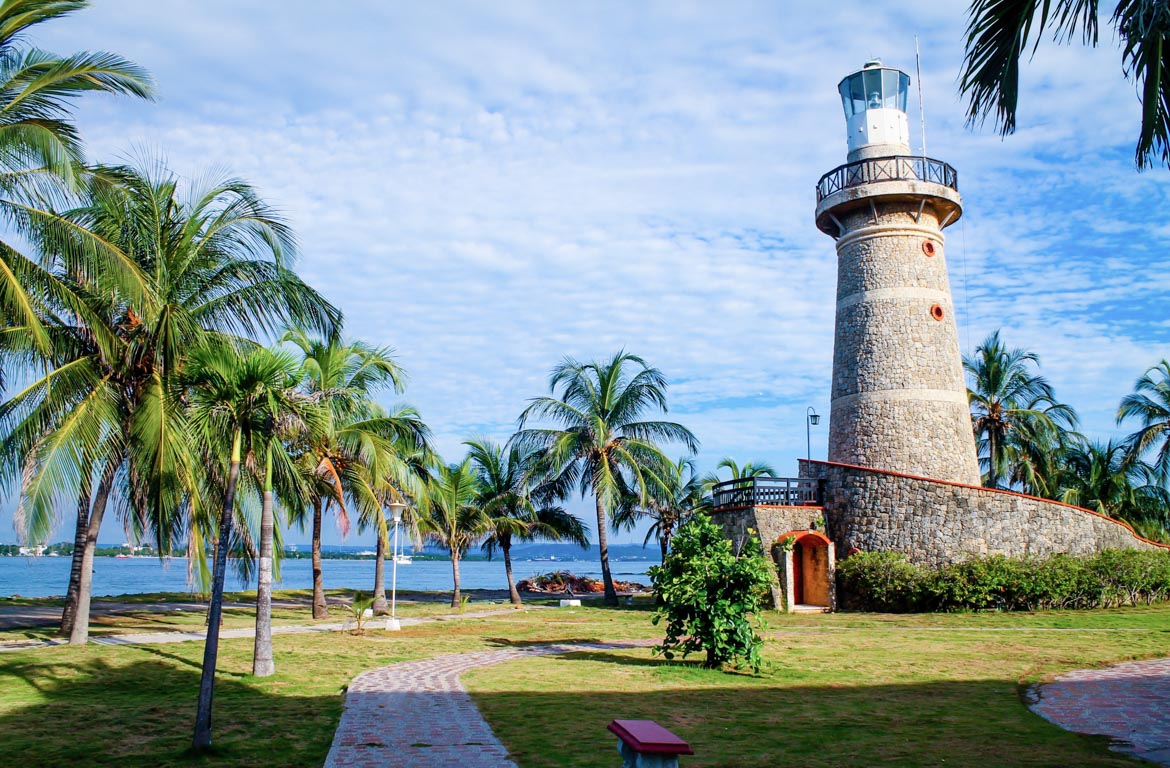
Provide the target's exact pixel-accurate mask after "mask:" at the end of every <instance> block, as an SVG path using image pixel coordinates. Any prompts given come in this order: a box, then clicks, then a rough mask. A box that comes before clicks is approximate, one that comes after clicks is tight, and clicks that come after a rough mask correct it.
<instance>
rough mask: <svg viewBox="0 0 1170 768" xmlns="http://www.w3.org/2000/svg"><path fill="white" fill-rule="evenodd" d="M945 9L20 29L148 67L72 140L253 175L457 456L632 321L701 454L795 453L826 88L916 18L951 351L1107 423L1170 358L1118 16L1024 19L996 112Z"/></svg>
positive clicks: (784, 7)
mask: <svg viewBox="0 0 1170 768" xmlns="http://www.w3.org/2000/svg"><path fill="white" fill-rule="evenodd" d="M956 5H957V4H953V3H937V2H898V3H882V4H880V5H875V4H874V3H863V2H849V1H844V0H843V1H841V2H836V3H831V4H825V3H815V4H814V3H746V2H736V3H719V4H685V3H684V4H680V3H675V2H670V3H616V2H615V3H582V4H573V5H570V4H565V3H561V4H551V3H535V2H533V3H509V2H503V3H501V2H493V3H471V4H460V3H455V2H450V3H441V4H438V3H412V4H407V3H385V2H348V3H336V4H329V5H328V6H323V5H322V4H320V3H309V2H304V1H302V0H291V1H290V2H282V3H240V2H226V1H225V0H201V1H200V2H188V1H186V0H168V2H165V3H160V2H154V1H149V0H107V1H106V2H102V3H98V4H96V7H94V8H92V9H90V10H86V11H84V12H82V13H79V14H77V15H75V16H74V17H72V18H70V19H68V20H66V21H63V22H58V23H55V24H52V25H49V26H46V27H45V28H44V29H43V30H40V31H39V32H38V35H37V38H36V40H35V42H37V43H38V44H39V45H41V46H43V47H45V48H48V49H50V50H55V51H57V52H62V53H64V52H69V51H73V50H77V49H83V48H88V49H95V48H103V49H107V50H112V51H117V52H118V53H121V54H123V55H125V56H127V57H129V58H131V59H133V60H135V61H137V62H139V63H141V64H142V65H144V66H145V67H147V68H148V69H149V70H150V71H151V72H152V73H153V74H154V75H155V76H156V78H157V80H158V84H159V88H160V93H161V98H160V99H159V101H158V102H157V103H155V104H141V105H138V104H131V103H128V102H126V101H120V100H116V99H110V98H93V99H89V100H88V101H87V102H86V103H85V104H84V106H83V107H82V108H81V109H80V112H79V119H80V123H81V128H82V131H83V133H84V135H85V138H86V140H87V142H88V146H89V148H90V150H89V151H90V156H91V159H95V160H106V161H109V160H117V159H124V158H126V157H128V156H131V155H132V154H134V153H135V152H138V153H141V152H142V151H151V152H160V153H163V154H164V155H165V156H166V157H167V159H168V161H169V163H170V165H171V166H172V167H173V168H174V169H175V170H176V171H177V172H179V173H180V174H183V175H186V176H192V177H194V176H197V175H199V174H200V173H201V172H202V171H204V170H206V169H207V168H208V167H219V168H225V169H229V170H230V171H232V172H233V173H235V174H238V175H240V176H242V177H244V178H246V179H248V180H250V181H252V182H253V183H254V184H256V185H257V186H258V187H259V188H260V190H261V191H262V192H263V194H264V195H265V196H266V198H267V199H268V200H270V201H271V202H272V203H273V204H275V205H276V206H278V207H279V208H280V209H281V210H282V211H284V213H285V214H286V215H287V216H288V218H289V219H290V220H291V222H292V223H293V224H294V226H295V228H296V230H297V232H298V233H299V235H300V238H301V243H302V256H301V262H300V265H301V266H300V270H301V272H302V273H303V275H304V276H305V277H306V278H307V279H308V280H309V281H310V282H311V283H312V284H313V285H315V286H316V287H318V288H319V289H321V290H322V291H323V292H324V293H325V294H326V295H328V296H329V297H330V298H331V299H332V300H333V301H334V302H335V303H337V304H338V305H339V306H340V307H341V308H342V309H343V310H344V312H345V314H346V319H347V328H348V332H349V334H351V335H353V336H359V337H362V338H365V339H368V340H370V341H372V342H375V343H378V344H390V345H393V346H394V347H396V348H397V350H398V354H399V359H400V360H401V362H402V363H403V365H404V366H405V367H406V368H407V369H408V370H409V372H410V374H411V383H410V387H409V390H408V392H407V394H406V396H405V400H407V401H409V402H411V403H412V404H414V405H415V406H417V407H418V408H419V409H420V410H421V412H422V414H423V416H424V418H425V419H426V420H427V422H428V423H429V424H430V425H431V426H432V428H433V429H434V431H435V434H436V437H437V440H438V446H439V448H440V450H441V451H442V452H443V454H444V455H445V456H447V457H450V458H456V457H457V456H459V455H461V452H462V448H461V446H460V442H461V441H462V440H464V439H466V438H468V437H470V436H474V435H486V436H490V437H494V438H496V439H501V440H502V439H504V438H506V437H507V436H508V435H509V434H510V433H511V431H512V429H513V427H514V424H515V419H516V416H517V415H518V414H519V412H520V410H521V409H522V408H523V407H524V405H525V402H526V400H527V399H528V398H530V397H533V396H536V395H540V394H543V393H544V392H545V391H546V388H547V380H548V371H549V369H550V368H551V367H552V366H553V365H554V364H555V363H556V362H557V361H558V360H559V359H560V358H561V356H562V355H566V354H567V355H572V356H574V357H578V358H592V357H601V356H608V355H611V354H612V353H613V352H614V351H616V350H618V349H620V348H623V347H624V348H625V349H627V350H629V351H631V352H635V353H637V354H640V355H642V356H644V357H646V358H647V359H648V360H649V361H650V362H651V363H652V364H654V365H656V366H658V367H659V368H661V369H662V370H663V371H664V372H665V374H666V375H667V376H668V377H669V379H670V381H671V382H672V387H671V390H670V401H671V404H672V407H671V411H670V413H671V416H672V417H674V418H675V419H676V420H678V421H681V422H683V423H685V424H686V425H687V426H689V427H690V428H691V429H692V430H693V431H694V432H695V433H696V434H697V435H698V437H699V438H700V440H701V441H702V444H703V447H702V452H701V453H700V455H699V461H700V465H701V467H702V468H704V469H707V468H710V467H712V466H713V465H714V463H715V462H716V461H718V460H719V458H721V457H723V456H728V455H730V456H734V457H736V458H737V459H739V460H740V461H744V460H749V459H756V460H767V461H769V462H771V463H772V464H773V465H774V466H775V467H776V469H777V470H778V471H779V472H780V473H782V474H790V473H794V472H795V469H796V466H795V464H796V458H797V457H798V456H801V455H803V453H804V449H805V434H804V432H805V430H804V414H805V408H806V407H807V406H809V405H812V406H814V407H815V408H816V409H817V410H818V411H820V412H821V413H822V414H827V413H828V405H829V402H828V397H829V375H830V367H831V360H832V338H833V336H832V334H833V298H834V285H835V273H836V265H835V255H834V251H833V243H832V241H831V240H830V239H829V238H827V237H825V236H824V235H822V234H821V233H820V232H818V231H817V229H816V227H815V226H814V224H813V209H814V205H815V195H814V185H815V183H816V181H817V179H818V178H819V177H820V176H821V175H822V174H823V173H825V172H827V171H829V170H831V169H832V168H833V167H835V166H837V165H839V164H840V163H842V162H844V159H845V133H844V118H843V115H842V113H841V108H840V103H839V100H838V97H837V94H836V90H835V87H836V84H837V82H838V81H839V80H840V78H841V77H843V76H844V75H846V74H848V73H849V72H850V71H852V70H854V69H856V68H857V67H858V66H860V65H861V64H862V63H863V62H864V61H865V60H866V59H868V58H870V57H872V56H881V57H882V58H883V60H884V61H885V63H887V64H888V65H892V66H897V67H901V68H902V69H904V70H906V71H907V72H909V73H910V74H911V76H914V36H915V35H918V37H919V39H920V45H921V49H922V53H923V61H922V66H923V81H924V88H925V92H926V116H927V120H926V122H927V144H928V146H927V149H928V153H929V154H930V155H931V156H932V157H936V158H940V159H943V160H946V161H947V162H949V163H951V164H952V165H954V166H955V167H956V168H957V169H958V171H959V185H960V190H961V192H962V194H963V198H964V205H965V213H964V216H963V218H962V220H961V221H960V223H959V224H956V225H955V226H953V227H951V228H950V229H948V230H947V237H948V250H947V253H948V260H949V268H950V275H951V283H952V289H953V291H954V297H955V303H956V313H957V320H958V323H959V338H960V342H961V343H962V344H963V347H964V351H965V352H968V353H969V352H970V351H971V350H972V349H973V347H974V346H975V345H977V344H978V343H979V342H980V341H981V340H982V339H983V338H984V337H985V336H986V335H987V334H988V333H989V332H990V331H992V330H994V329H996V328H1002V329H1003V331H1002V332H1003V336H1004V337H1005V339H1006V341H1007V342H1008V343H1009V344H1011V345H1015V346H1023V347H1027V348H1029V349H1031V350H1033V351H1035V352H1036V353H1037V354H1039V355H1040V357H1041V361H1042V363H1043V371H1044V373H1045V374H1046V375H1047V376H1048V377H1049V379H1050V380H1051V381H1052V383H1053V384H1054V386H1055V387H1056V391H1057V394H1058V396H1059V397H1060V398H1061V399H1063V400H1064V401H1066V402H1069V403H1071V404H1072V405H1074V406H1075V407H1076V408H1077V409H1078V410H1079V411H1080V413H1081V415H1082V418H1083V422H1084V428H1085V431H1087V432H1088V433H1090V434H1092V435H1094V436H1100V437H1107V436H1109V435H1110V434H1112V433H1114V432H1115V427H1114V425H1113V413H1114V411H1115V409H1116V407H1117V402H1118V400H1119V399H1120V398H1121V397H1122V396H1123V395H1124V394H1126V393H1127V392H1128V391H1129V390H1130V388H1131V386H1132V384H1133V381H1134V380H1135V379H1136V378H1137V377H1138V376H1139V375H1140V374H1141V373H1142V371H1143V370H1145V369H1146V368H1147V367H1148V366H1150V365H1152V364H1154V363H1156V362H1157V361H1158V360H1160V359H1161V358H1163V357H1166V356H1168V354H1170V314H1168V313H1167V311H1166V309H1165V307H1166V306H1167V299H1168V298H1170V272H1168V271H1167V270H1166V268H1165V266H1166V264H1167V246H1168V245H1170V216H1168V215H1167V214H1168V213H1170V186H1168V185H1167V181H1168V177H1167V171H1166V170H1164V169H1162V170H1155V171H1148V172H1146V173H1143V174H1138V173H1137V172H1135V170H1134V167H1133V162H1132V146H1133V143H1134V141H1135V139H1136V133H1137V127H1138V120H1139V111H1138V101H1137V98H1136V95H1135V90H1134V88H1133V86H1132V85H1131V84H1128V83H1126V82H1125V81H1124V80H1123V78H1122V75H1121V66H1120V52H1119V51H1118V49H1117V47H1116V41H1115V40H1114V39H1112V38H1111V37H1110V33H1109V32H1108V31H1106V32H1104V34H1103V40H1102V45H1101V46H1100V48H1099V49H1097V50H1091V49H1086V48H1082V47H1080V46H1072V47H1059V46H1055V45H1051V44H1046V45H1044V46H1043V47H1042V48H1041V49H1040V51H1039V52H1038V54H1037V55H1036V57H1035V58H1034V59H1033V60H1032V61H1031V62H1030V63H1028V64H1026V65H1025V66H1024V68H1023V81H1022V84H1021V98H1020V101H1021V105H1022V108H1021V111H1020V115H1019V131H1018V133H1017V134H1016V135H1014V136H1011V137H1008V138H1007V139H1000V138H999V136H998V135H996V134H994V133H993V132H992V131H990V130H982V131H970V130H968V129H967V128H966V127H965V126H964V124H963V117H964V111H963V104H962V103H961V102H960V101H959V99H958V96H957V88H956V76H957V72H958V69H959V64H960V58H961V53H962V34H963V26H964V17H963V14H962V13H961V12H960V11H958V10H956ZM910 112H911V125H912V130H911V133H912V136H913V137H914V139H913V141H914V145H915V146H914V149H915V150H916V151H917V150H918V149H919V146H918V145H919V143H920V142H919V139H918V137H919V136H920V133H919V128H918V120H917V114H918V105H917V103H916V101H915V99H914V98H913V97H912V99H911V109H910ZM826 421H827V419H826V420H825V421H822V424H821V426H820V427H819V428H818V429H816V430H814V432H813V436H812V450H813V453H814V455H818V454H819V455H822V456H823V455H824V450H825V448H824V445H825V436H826V433H827V430H826ZM579 509H580V510H581V511H585V510H586V509H587V507H585V506H583V505H581V506H580V507H579ZM116 535H117V534H116V531H115V532H112V533H111V534H110V535H109V538H110V539H113V538H115V537H116ZM67 536H68V532H67V530H65V531H64V533H63V534H62V535H61V536H60V538H66V537H67ZM12 537H13V534H12V531H11V525H10V514H7V515H6V516H5V517H4V518H3V519H2V520H0V540H5V541H9V540H12ZM106 538H107V536H103V540H105V539H106ZM289 538H290V540H292V541H299V540H302V539H301V537H300V536H299V535H297V534H295V533H294V534H293V535H291V536H290V537H289ZM368 538H369V536H365V537H361V536H359V537H356V538H355V537H352V536H351V538H350V541H351V542H353V543H363V542H364V540H365V539H368ZM629 538H630V537H629V536H628V535H627V536H626V537H623V540H629ZM640 538H641V537H640V536H638V537H637V539H638V540H639V541H640ZM329 539H330V540H332V541H337V540H338V539H339V537H338V536H337V534H336V533H335V532H333V531H330V533H329Z"/></svg>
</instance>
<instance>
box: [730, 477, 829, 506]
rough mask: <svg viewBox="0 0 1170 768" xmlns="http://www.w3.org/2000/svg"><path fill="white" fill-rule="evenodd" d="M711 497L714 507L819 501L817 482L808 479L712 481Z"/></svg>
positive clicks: (814, 504) (758, 478) (818, 503)
mask: <svg viewBox="0 0 1170 768" xmlns="http://www.w3.org/2000/svg"><path fill="white" fill-rule="evenodd" d="M711 496H712V501H713V502H714V506H715V509H726V508H728V507H754V506H762V505H772V506H778V507H808V506H813V507H815V506H819V505H820V503H821V484H820V481H818V480H812V479H808V478H795V477H744V478H740V479H739V480H725V481H724V482H722V483H718V484H716V485H715V486H714V487H713V488H712V489H711Z"/></svg>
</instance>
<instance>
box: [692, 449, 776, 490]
mask: <svg viewBox="0 0 1170 768" xmlns="http://www.w3.org/2000/svg"><path fill="white" fill-rule="evenodd" d="M721 469H729V470H731V478H730V479H731V480H742V479H744V478H752V477H775V476H776V470H775V469H773V468H772V465H771V464H769V463H768V462H766V461H749V462H747V463H745V464H744V465H743V466H742V467H741V466H739V464H738V463H736V461H735V459H733V458H732V457H730V456H725V457H723V459H721V460H720V462H719V463H718V464H716V465H715V471H714V472H709V473H707V474H706V475H705V476H704V477H703V479H702V483H703V491H704V492H705V493H710V492H711V489H712V488H714V487H715V486H716V485H718V484H719V483H720V482H723V481H722V479H721V478H720V477H719V470H721Z"/></svg>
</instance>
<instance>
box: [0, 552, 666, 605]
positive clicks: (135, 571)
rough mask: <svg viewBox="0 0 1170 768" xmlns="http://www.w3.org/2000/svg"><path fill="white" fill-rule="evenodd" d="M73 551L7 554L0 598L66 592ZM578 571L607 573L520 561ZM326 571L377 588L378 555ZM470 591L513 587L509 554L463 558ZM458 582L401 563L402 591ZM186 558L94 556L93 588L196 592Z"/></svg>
mask: <svg viewBox="0 0 1170 768" xmlns="http://www.w3.org/2000/svg"><path fill="white" fill-rule="evenodd" d="M70 564H71V558H69V557H0V597H12V596H15V595H20V596H21V597H51V596H53V595H63V594H64V593H65V588H66V587H67V586H68V582H69V568H70ZM651 565H654V563H652V562H649V561H645V560H619V561H610V570H611V572H612V574H613V577H614V578H615V579H619V580H621V581H637V582H640V583H643V584H646V583H649V579H648V578H647V576H646V569H647V568H649V567H650V566H651ZM554 570H556V571H561V570H563V571H571V572H572V573H574V574H576V575H577V576H591V577H593V578H596V579H600V578H601V565H600V563H599V562H598V561H597V560H557V561H555V562H547V561H532V560H513V561H512V572H513V575H514V576H515V577H516V580H517V581H519V580H520V579H525V578H529V577H532V576H535V575H537V574H540V573H547V572H548V571H554ZM322 571H323V573H324V577H323V578H324V581H325V587H326V589H334V588H349V589H361V590H371V589H373V587H374V561H373V560H324V561H322ZM390 571H391V565H390V563H389V562H387V563H386V588H387V589H389V588H390ZM459 576H460V579H459V581H460V586H461V587H462V588H463V589H507V586H508V582H507V578H506V577H505V575H504V563H503V561H502V560H464V561H461V562H460V563H459ZM451 583H452V575H451V562H450V561H449V560H415V561H414V562H413V563H411V564H410V565H400V566H398V589H400V590H427V591H441V590H450V589H451ZM275 587H276V589H312V587H313V570H312V561H311V560H309V559H304V560H299V559H298V560H284V561H283V562H281V564H280V580H279V582H277V584H276V585H275ZM225 588H226V589H228V590H229V591H240V590H247V589H255V588H256V582H255V578H254V577H253V579H252V581H251V583H244V582H241V581H240V580H239V579H238V578H237V576H236V574H235V573H234V572H233V569H232V568H228V574H227V582H226V584H225ZM190 589H191V587H190V584H189V583H188V579H187V560H186V558H178V557H176V558H171V559H170V560H166V561H160V560H159V559H158V558H154V557H131V558H115V557H97V558H94V568H93V594H94V596H95V597H106V596H113V595H127V594H141V593H145V592H189V591H190Z"/></svg>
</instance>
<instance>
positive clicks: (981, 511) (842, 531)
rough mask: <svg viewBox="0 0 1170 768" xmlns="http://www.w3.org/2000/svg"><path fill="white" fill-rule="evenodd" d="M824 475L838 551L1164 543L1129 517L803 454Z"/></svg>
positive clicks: (986, 550) (923, 556)
mask: <svg viewBox="0 0 1170 768" xmlns="http://www.w3.org/2000/svg"><path fill="white" fill-rule="evenodd" d="M800 475H801V477H805V478H815V479H816V480H818V481H819V483H820V493H821V508H822V509H823V511H824V520H825V528H826V529H827V533H828V535H829V537H830V538H832V540H833V542H834V544H836V549H837V552H838V553H840V555H841V556H842V557H848V556H849V554H851V553H853V552H858V551H862V552H901V553H903V554H905V555H906V556H907V557H908V558H909V559H910V560H911V561H912V562H916V563H921V564H924V565H944V564H947V563H953V562H957V561H960V560H966V559H969V558H971V557H978V556H985V555H1006V556H1009V557H1042V556H1046V555H1053V554H1058V553H1064V554H1071V555H1089V554H1093V553H1095V552H1100V551H1101V550H1105V549H1165V547H1164V546H1161V545H1157V544H1154V543H1153V542H1149V541H1147V540H1145V539H1143V538H1141V537H1139V536H1137V535H1136V534H1135V533H1134V532H1133V529H1132V528H1130V527H1129V526H1128V525H1126V524H1125V523H1123V522H1121V521H1118V520H1114V519H1112V518H1109V517H1105V516H1104V515H1099V514H1097V513H1095V512H1092V511H1090V510H1087V509H1082V508H1080V507H1074V506H1071V505H1069V504H1062V503H1060V502H1057V501H1050V500H1048V499H1040V498H1036V497H1034V496H1027V495H1024V494H1021V493H1013V492H1011V491H1000V490H995V489H991V488H984V487H982V486H978V485H968V484H965V483H955V482H946V481H940V480H935V479H931V478H927V477H916V476H913V475H908V474H903V473H899V472H890V471H885V470H876V469H870V468H868V467H857V466H850V465H847V464H840V463H835V462H827V461H804V460H802V461H801V462H800Z"/></svg>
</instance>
